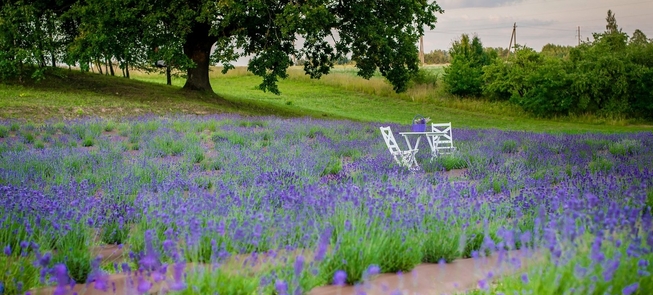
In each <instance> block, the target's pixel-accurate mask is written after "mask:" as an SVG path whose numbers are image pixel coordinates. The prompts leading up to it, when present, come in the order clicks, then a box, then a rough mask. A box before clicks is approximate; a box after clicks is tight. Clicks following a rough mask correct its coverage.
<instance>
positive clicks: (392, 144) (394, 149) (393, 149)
mask: <svg viewBox="0 0 653 295" xmlns="http://www.w3.org/2000/svg"><path fill="white" fill-rule="evenodd" d="M379 129H381V134H382V135H383V140H385V145H386V146H387V147H388V150H390V153H392V154H394V153H398V152H401V149H400V148H399V145H398V144H397V141H396V140H395V136H394V135H393V134H392V129H390V126H388V127H379Z"/></svg>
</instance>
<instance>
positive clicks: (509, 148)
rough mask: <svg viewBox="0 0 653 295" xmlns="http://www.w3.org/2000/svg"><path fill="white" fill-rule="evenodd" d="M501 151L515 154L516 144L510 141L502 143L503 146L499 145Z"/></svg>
mask: <svg viewBox="0 0 653 295" xmlns="http://www.w3.org/2000/svg"><path fill="white" fill-rule="evenodd" d="M501 151H502V152H504V153H514V152H517V142H516V141H514V140H512V139H508V140H506V141H504V142H503V144H502V145H501Z"/></svg>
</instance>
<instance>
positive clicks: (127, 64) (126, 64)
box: [125, 62, 129, 79]
mask: <svg viewBox="0 0 653 295" xmlns="http://www.w3.org/2000/svg"><path fill="white" fill-rule="evenodd" d="M125 73H127V79H129V62H125Z"/></svg>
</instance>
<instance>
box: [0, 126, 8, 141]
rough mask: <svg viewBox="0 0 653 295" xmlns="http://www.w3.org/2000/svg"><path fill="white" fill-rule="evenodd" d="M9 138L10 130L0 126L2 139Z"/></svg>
mask: <svg viewBox="0 0 653 295" xmlns="http://www.w3.org/2000/svg"><path fill="white" fill-rule="evenodd" d="M6 137H9V128H8V127H7V126H5V125H0V138H6Z"/></svg>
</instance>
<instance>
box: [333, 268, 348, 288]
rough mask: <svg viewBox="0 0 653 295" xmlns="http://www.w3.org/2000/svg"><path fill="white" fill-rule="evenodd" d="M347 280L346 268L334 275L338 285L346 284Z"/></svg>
mask: <svg viewBox="0 0 653 295" xmlns="http://www.w3.org/2000/svg"><path fill="white" fill-rule="evenodd" d="M346 281H347V273H346V272H345V271H344V270H339V271H336V273H335V274H334V275H333V284H334V285H336V286H344V285H345V282H346Z"/></svg>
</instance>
